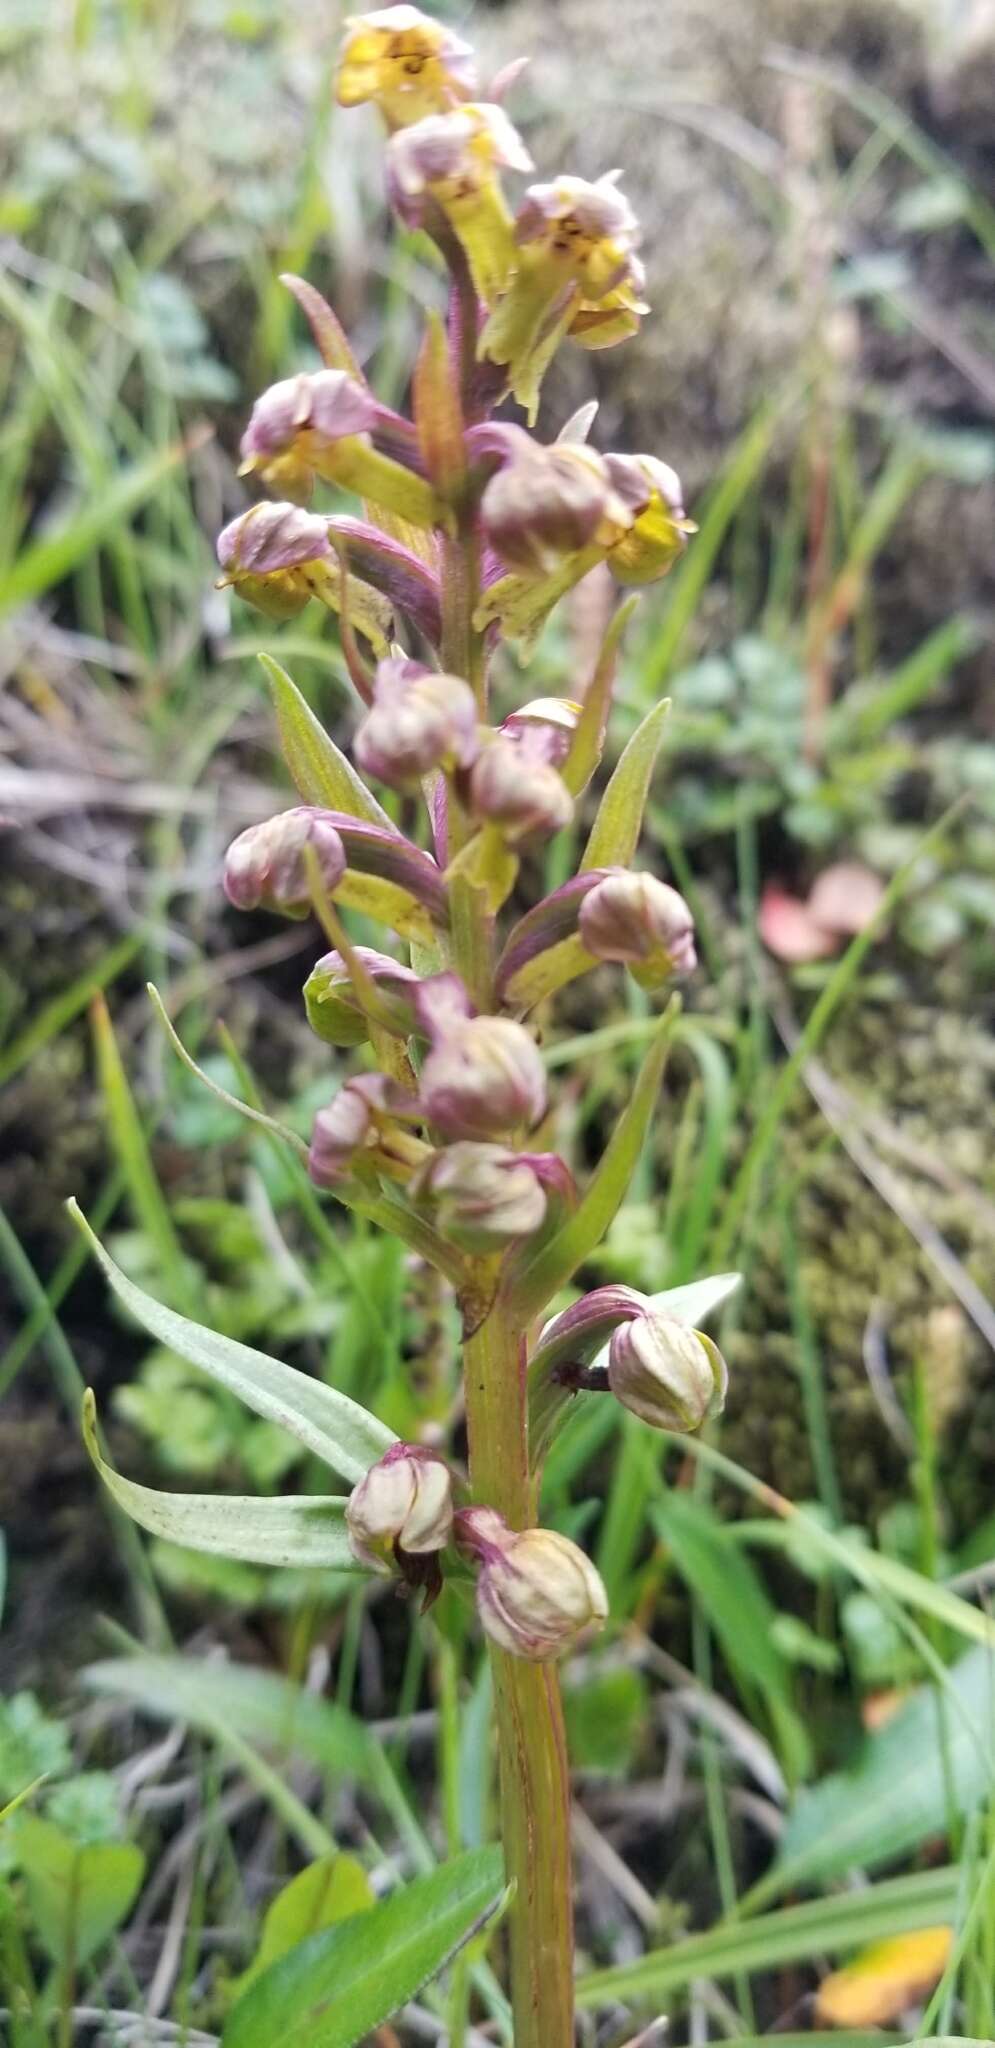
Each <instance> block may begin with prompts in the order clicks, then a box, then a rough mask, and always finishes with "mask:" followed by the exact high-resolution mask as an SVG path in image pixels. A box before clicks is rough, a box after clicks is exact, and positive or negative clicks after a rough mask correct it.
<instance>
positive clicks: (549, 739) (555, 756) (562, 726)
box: [499, 697, 581, 768]
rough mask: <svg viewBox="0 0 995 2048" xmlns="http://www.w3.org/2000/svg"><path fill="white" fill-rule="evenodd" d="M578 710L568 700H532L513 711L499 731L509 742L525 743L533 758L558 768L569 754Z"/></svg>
mask: <svg viewBox="0 0 995 2048" xmlns="http://www.w3.org/2000/svg"><path fill="white" fill-rule="evenodd" d="M580 712H581V707H580V705H579V704H575V703H574V702H573V700H572V699H571V698H569V697H534V698H533V699H532V702H531V704H523V705H522V707H521V709H520V710H519V711H512V712H511V714H510V716H509V717H507V718H506V719H505V721H504V724H503V725H502V726H501V727H500V728H499V730H500V731H501V732H502V733H504V735H505V737H506V738H507V739H509V740H520V739H525V740H527V741H528V745H529V748H530V750H531V751H532V752H533V753H534V754H539V755H541V757H542V759H543V760H544V761H548V762H549V765H550V767H551V768H561V767H562V766H563V763H564V761H565V760H566V758H567V755H568V754H569V752H570V747H571V743H572V741H573V736H574V733H575V732H576V730H577V721H578V719H579V718H580Z"/></svg>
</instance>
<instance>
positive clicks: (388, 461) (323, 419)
mask: <svg viewBox="0 0 995 2048" xmlns="http://www.w3.org/2000/svg"><path fill="white" fill-rule="evenodd" d="M382 417H384V408H382V407H380V406H378V404H377V402H376V399H375V398H374V397H373V396H372V394H371V393H370V392H369V391H367V390H366V388H365V386H364V385H362V384H360V383H358V382H357V380H356V379H355V378H354V377H350V375H349V373H348V371H346V370H313V371H301V373H300V374H299V375H298V376H296V377H284V378H282V379H281V381H280V382H279V383H278V384H271V385H270V387H269V390H268V391H264V392H263V394H262V396H261V397H260V398H257V400H256V403H255V405H254V406H253V408H252V415H251V418H250V420H249V424H248V426H247V427H246V430H245V433H244V434H243V436H242V443H241V454H242V474H243V475H245V474H247V473H251V472H253V471H258V472H259V474H260V475H261V476H262V478H263V481H264V482H265V483H267V484H269V485H270V487H271V488H272V489H274V490H282V491H283V493H284V494H285V496H286V497H288V498H291V499H293V500H295V501H296V502H298V503H306V502H307V500H308V499H309V498H310V496H311V492H312V490H313V488H314V479H315V477H316V476H318V477H321V479H322V481H323V482H325V483H336V484H342V485H343V486H344V488H345V489H346V490H353V491H357V492H358V493H359V495H360V497H364V498H368V499H370V500H371V501H372V502H373V503H374V504H377V505H386V506H387V508H388V510H389V511H391V512H394V513H396V514H397V515H398V517H399V518H401V519H407V520H409V521H410V522H411V524H412V525H413V526H434V525H435V524H436V522H437V520H440V519H441V518H442V512H441V509H440V507H439V506H438V505H437V504H436V500H435V493H434V492H433V490H432V487H431V485H430V484H428V483H426V481H425V478H424V477H422V476H418V475H416V474H415V472H414V471H413V470H410V469H408V468H406V467H405V465H404V464H403V463H400V462H395V461H394V460H393V458H392V457H391V456H388V455H382V454H381V453H380V451H379V449H377V448H374V447H373V445H372V441H371V433H372V430H373V429H374V428H376V427H377V426H378V424H379V423H380V421H381V419H382Z"/></svg>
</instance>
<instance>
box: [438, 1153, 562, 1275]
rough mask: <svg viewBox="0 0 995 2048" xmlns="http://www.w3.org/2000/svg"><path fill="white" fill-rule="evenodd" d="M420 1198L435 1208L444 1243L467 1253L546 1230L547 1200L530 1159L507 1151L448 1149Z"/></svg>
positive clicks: (491, 1248)
mask: <svg viewBox="0 0 995 2048" xmlns="http://www.w3.org/2000/svg"><path fill="white" fill-rule="evenodd" d="M417 1190H418V1193H419V1194H420V1195H421V1196H422V1197H423V1198H424V1199H427V1200H429V1201H430V1202H431V1203H432V1204H433V1205H434V1211H435V1224H436V1228H437V1229H438V1230H439V1232H440V1233H441V1235H442V1236H443V1237H444V1238H447V1239H451V1241H452V1243H453V1244H456V1245H459V1246H460V1248H461V1250H463V1251H468V1252H493V1251H500V1250H501V1249H503V1247H504V1246H505V1245H509V1244H517V1243H518V1242H519V1241H520V1240H521V1239H523V1238H526V1237H531V1236H532V1234H533V1232H535V1231H537V1230H539V1229H541V1228H542V1225H543V1223H544V1222H545V1220H546V1207H547V1197H546V1191H545V1188H544V1187H543V1185H542V1181H541V1179H540V1176H539V1173H538V1172H537V1171H536V1167H535V1165H534V1164H533V1162H532V1160H531V1159H530V1157H529V1156H528V1154H523V1153H517V1152H508V1151H506V1150H505V1148H504V1146H503V1145H475V1144H470V1143H466V1142H464V1143H460V1144H456V1145H447V1146H446V1147H445V1149H444V1150H443V1151H441V1152H437V1153H436V1154H435V1157H434V1159H432V1160H431V1162H430V1163H429V1165H428V1166H427V1167H426V1168H425V1170H424V1172H423V1173H422V1175H421V1176H420V1179H419V1181H418V1184H417Z"/></svg>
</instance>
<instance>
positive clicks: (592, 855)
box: [580, 697, 670, 868]
mask: <svg viewBox="0 0 995 2048" xmlns="http://www.w3.org/2000/svg"><path fill="white" fill-rule="evenodd" d="M669 714H670V699H669V697H663V698H661V700H660V702H659V704H654V706H653V709H652V711H648V712H647V714H646V717H645V718H644V719H643V722H642V724H641V725H639V726H637V727H636V730H635V732H634V733H633V735H632V738H631V740H630V741H629V744H628V746H627V747H626V749H625V751H624V753H623V755H622V758H621V760H620V761H619V763H618V766H617V767H616V769H615V772H614V774H613V775H612V778H611V780H610V782H609V784H608V787H607V789H606V790H605V793H604V796H603V797H602V799H601V802H600V804H599V805H598V815H597V817H596V818H595V820H594V824H593V826H592V828H591V836H590V838H589V840H588V842H587V845H586V846H585V848H584V854H583V858H582V860H581V863H580V864H581V867H582V868H605V867H620V868H624V867H628V865H629V862H630V861H631V859H632V856H633V854H634V853H635V851H636V847H637V846H638V844H639V835H640V832H641V831H642V828H643V812H644V810H645V809H646V798H647V796H648V795H649V788H650V783H651V781H652V778H653V769H654V767H655V766H656V757H657V754H658V753H659V751H660V741H661V740H662V738H663V728H664V725H665V724H666V721H667V718H668V717H669Z"/></svg>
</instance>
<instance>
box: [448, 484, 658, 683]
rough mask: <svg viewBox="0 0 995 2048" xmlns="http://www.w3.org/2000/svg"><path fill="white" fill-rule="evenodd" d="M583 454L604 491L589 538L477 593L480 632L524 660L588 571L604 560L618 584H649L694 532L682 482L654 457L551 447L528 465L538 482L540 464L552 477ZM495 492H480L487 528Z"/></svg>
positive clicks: (537, 509) (538, 499)
mask: <svg viewBox="0 0 995 2048" xmlns="http://www.w3.org/2000/svg"><path fill="white" fill-rule="evenodd" d="M581 454H584V455H586V456H587V458H588V463H589V465H590V466H589V471H588V473H587V480H588V481H593V480H595V479H596V478H598V477H600V478H601V487H602V492H603V496H602V499H601V505H600V513H599V516H598V518H597V521H596V523H595V520H594V518H593V516H592V517H591V519H590V521H589V525H590V536H589V538H588V539H587V540H586V541H583V540H582V529H580V528H578V529H577V532H576V539H577V545H576V546H575V547H573V548H572V549H571V548H569V547H566V548H564V549H563V550H562V553H561V556H560V559H559V560H558V561H557V560H555V559H554V552H555V551H553V550H550V553H549V556H548V557H547V558H546V559H544V558H543V556H542V554H541V553H540V552H536V554H535V557H534V567H533V569H532V573H529V572H528V571H527V570H519V569H517V568H515V567H512V568H511V569H510V570H509V573H508V574H507V575H504V576H498V577H496V578H495V579H494V580H493V581H492V582H490V583H489V584H488V585H487V587H486V588H485V590H484V591H483V593H482V595H481V599H480V602H479V604H478V606H477V610H476V614H475V617H474V624H475V625H476V626H477V628H478V630H479V631H483V630H484V629H485V628H486V627H488V626H492V625H497V626H498V627H499V628H500V630H501V632H502V633H503V634H504V635H505V637H506V639H509V640H513V641H514V642H515V644H516V645H517V647H518V648H519V650H520V652H521V653H522V654H523V655H524V656H526V657H527V656H528V655H529V654H530V653H531V651H532V649H533V648H534V646H535V644H536V641H537V640H538V638H539V634H540V633H541V631H542V629H543V626H544V625H545V623H546V620H547V619H548V617H549V614H550V612H551V611H552V610H553V607H554V605H555V604H557V603H558V602H559V600H560V598H561V597H565V596H566V593H567V591H568V590H572V589H573V588H574V586H575V584H577V583H579V582H580V580H581V577H582V576H586V575H587V573H588V570H590V569H593V568H595V567H596V566H597V564H598V563H599V562H607V564H608V567H609V569H610V570H611V572H612V575H613V576H614V577H616V578H617V580H618V582H619V583H624V584H642V583H655V582H656V581H657V580H658V579H659V578H660V577H661V576H665V575H666V574H667V571H668V570H669V569H672V568H673V565H674V563H675V562H676V561H677V559H678V556H679V555H681V554H682V553H683V551H684V548H685V546H686V544H687V536H688V534H690V533H694V532H695V531H696V529H695V526H694V524H693V522H692V521H691V520H690V519H686V518H685V516H684V508H683V505H682V502H681V484H680V478H679V477H678V476H677V474H676V472H675V471H674V470H672V469H671V468H670V466H669V464H668V463H666V462H660V461H658V460H657V458H656V456H654V455H604V456H596V455H595V454H594V451H593V450H592V449H583V450H582V449H581V448H579V447H574V446H571V445H569V444H567V445H564V444H562V443H557V445H556V446H555V447H554V448H548V449H542V448H537V449H535V450H534V453H533V455H532V457H531V458H530V461H531V463H532V465H533V467H534V470H535V473H536V478H537V483H538V479H539V478H540V477H541V475H542V468H543V465H544V466H545V467H546V468H547V469H549V470H550V471H552V468H553V464H554V461H555V463H556V464H561V463H562V462H563V459H564V457H565V456H570V457H571V458H574V459H575V458H577V457H579V456H580V455H581ZM517 466H518V465H517V464H516V465H513V466H509V469H508V470H507V471H505V472H503V473H501V472H499V478H500V480H501V481H502V482H503V481H504V478H505V477H510V476H511V475H512V471H513V467H517ZM496 481H497V480H496ZM537 483H535V484H533V486H532V490H531V504H532V506H533V520H534V519H535V517H536V515H537V513H541V512H542V509H543V505H542V496H541V493H540V491H539V489H538V487H537ZM493 490H494V484H489V485H488V488H487V491H485V493H484V514H485V527H486V514H487V509H488V508H487V499H488V496H489V494H490V493H491V492H492V491H493ZM595 503H596V501H595ZM498 545H499V547H500V540H499V542H498ZM505 545H506V546H507V543H505ZM524 559H525V557H524V553H518V554H516V556H515V560H516V561H524Z"/></svg>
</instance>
